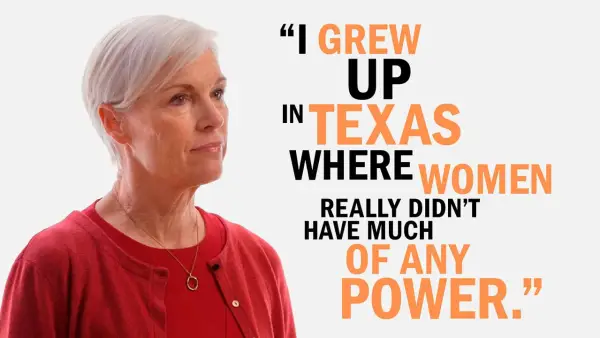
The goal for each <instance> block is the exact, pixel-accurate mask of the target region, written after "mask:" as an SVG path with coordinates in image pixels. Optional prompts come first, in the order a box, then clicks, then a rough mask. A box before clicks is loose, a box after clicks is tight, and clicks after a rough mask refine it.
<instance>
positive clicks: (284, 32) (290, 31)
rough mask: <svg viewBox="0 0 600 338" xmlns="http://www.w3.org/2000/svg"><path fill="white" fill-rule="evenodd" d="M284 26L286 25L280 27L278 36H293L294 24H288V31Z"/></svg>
mask: <svg viewBox="0 0 600 338" xmlns="http://www.w3.org/2000/svg"><path fill="white" fill-rule="evenodd" d="M285 25H286V24H283V25H282V26H281V29H280V30H279V36H281V37H284V36H294V24H293V23H292V24H290V27H289V28H288V29H285Z"/></svg>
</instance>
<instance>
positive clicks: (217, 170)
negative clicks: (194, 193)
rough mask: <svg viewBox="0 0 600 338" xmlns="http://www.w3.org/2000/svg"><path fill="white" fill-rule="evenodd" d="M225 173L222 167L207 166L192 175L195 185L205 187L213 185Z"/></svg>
mask: <svg viewBox="0 0 600 338" xmlns="http://www.w3.org/2000/svg"><path fill="white" fill-rule="evenodd" d="M222 173H223V167H222V166H221V165H216V164H213V165H206V166H204V167H203V168H200V169H198V170H195V171H194V172H193V173H192V175H191V176H192V177H193V178H192V179H193V180H194V183H195V184H198V185H203V184H208V183H212V182H214V181H216V180H218V179H219V178H221V174H222Z"/></svg>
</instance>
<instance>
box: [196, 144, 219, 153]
mask: <svg viewBox="0 0 600 338" xmlns="http://www.w3.org/2000/svg"><path fill="white" fill-rule="evenodd" d="M222 149H223V143H221V142H211V143H207V144H203V145H201V146H199V147H195V148H193V149H192V151H193V152H208V153H218V152H221V150H222Z"/></svg>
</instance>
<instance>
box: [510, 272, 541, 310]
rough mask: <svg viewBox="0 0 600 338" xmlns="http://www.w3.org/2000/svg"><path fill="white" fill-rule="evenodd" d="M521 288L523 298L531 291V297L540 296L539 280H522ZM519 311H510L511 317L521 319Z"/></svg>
mask: <svg viewBox="0 0 600 338" xmlns="http://www.w3.org/2000/svg"><path fill="white" fill-rule="evenodd" d="M523 287H524V288H525V292H524V294H525V296H528V295H530V294H532V290H533V295H534V296H537V295H539V294H540V291H541V290H542V279H541V278H523ZM521 315H522V313H521V310H519V309H514V310H513V311H512V316H513V318H514V319H521Z"/></svg>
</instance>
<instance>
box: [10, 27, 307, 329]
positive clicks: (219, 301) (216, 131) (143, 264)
mask: <svg viewBox="0 0 600 338" xmlns="http://www.w3.org/2000/svg"><path fill="white" fill-rule="evenodd" d="M225 85H226V79H225V77H224V76H223V74H222V73H221V70H220V67H219V64H218V61H217V57H216V52H215V45H214V42H213V33H212V32H211V31H208V30H206V29H204V28H202V27H200V26H198V25H196V24H193V23H191V22H188V21H185V20H181V19H177V18H172V17H168V16H144V17H137V18H134V19H132V20H129V21H127V22H124V23H122V24H121V25H119V26H118V27H116V28H115V29H114V30H112V31H111V32H110V33H109V34H108V35H107V36H106V37H105V38H104V39H103V40H102V41H101V42H100V44H99V45H98V46H97V48H96V49H95V50H94V52H93V54H92V56H91V58H90V60H89V63H88V67H87V69H86V73H85V76H84V83H83V93H84V99H85V103H86V107H87V109H88V111H89V114H90V117H91V120H92V122H93V124H94V126H95V128H96V130H97V131H98V132H99V134H100V136H101V137H102V139H103V141H104V142H105V143H106V145H107V146H108V150H109V152H110V154H111V156H112V159H113V160H114V161H115V163H116V164H117V167H118V175H117V179H116V181H115V183H114V186H113V188H112V190H111V191H110V192H108V193H107V194H106V195H105V196H103V197H101V198H99V199H98V200H96V201H93V203H91V204H90V205H89V207H87V208H86V209H85V210H81V211H73V212H72V213H71V214H70V215H68V216H67V217H66V218H65V219H64V220H62V221H61V222H59V223H58V224H55V225H53V226H51V227H49V228H47V229H45V230H43V231H41V232H40V233H38V234H37V235H35V236H34V237H33V238H32V239H31V241H30V242H29V244H28V245H27V246H26V248H25V249H24V250H23V251H22V252H21V254H20V255H19V256H18V258H17V259H16V261H15V263H14V265H13V268H12V270H11V272H10V275H9V278H8V281H7V283H6V289H5V293H4V298H3V302H2V309H1V311H0V337H2V338H17V337H18V338H29V337H31V338H34V337H35V338H45V337H48V338H49V337H57V338H58V337H73V338H75V337H86V338H93V337H103V338H104V337H119V338H126V337H144V338H146V337H167V338H178V337H186V338H187V337H261V338H266V337H281V338H290V337H296V333H295V328H294V319H293V315H292V310H291V306H290V298H289V295H288V290H287V287H286V281H285V277H284V273H283V270H282V266H281V262H280V260H279V257H278V255H277V253H276V252H275V251H274V249H273V248H272V247H271V246H270V245H269V244H268V243H266V242H265V241H264V240H262V239H261V238H259V237H258V236H257V235H255V234H253V233H251V232H250V231H248V230H246V229H245V228H243V227H242V226H240V225H237V224H233V223H231V222H228V221H227V220H225V219H223V218H222V217H220V216H218V215H216V214H214V213H209V212H207V211H205V210H203V209H202V208H199V207H196V206H195V205H194V194H195V192H196V190H197V189H198V187H200V186H202V185H204V184H207V183H210V182H213V181H215V180H217V179H218V178H219V177H220V175H221V171H222V165H223V158H224V156H225V153H226V151H227V118H228V110H227V105H226V104H225V102H224V99H223V94H224V91H225Z"/></svg>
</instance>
